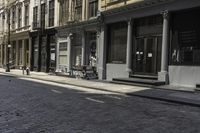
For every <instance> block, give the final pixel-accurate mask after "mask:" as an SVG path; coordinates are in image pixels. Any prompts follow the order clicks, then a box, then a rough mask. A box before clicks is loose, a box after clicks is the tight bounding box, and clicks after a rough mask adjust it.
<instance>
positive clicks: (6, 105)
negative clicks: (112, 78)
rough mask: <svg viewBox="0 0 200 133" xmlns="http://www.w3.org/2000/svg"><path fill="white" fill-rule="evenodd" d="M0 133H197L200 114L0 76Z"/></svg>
mask: <svg viewBox="0 0 200 133" xmlns="http://www.w3.org/2000/svg"><path fill="white" fill-rule="evenodd" d="M0 85H1V86H0V132H1V133H198V132H200V127H199V124H200V108H198V107H191V106H184V105H181V104H175V103H168V102H162V101H157V100H150V99H144V98H139V97H134V96H126V95H120V94H117V93H110V92H104V91H100V90H92V89H87V88H81V87H74V86H68V85H61V84H58V83H50V82H44V81H41V82H39V81H38V80H33V79H30V80H26V79H24V78H14V77H8V76H0Z"/></svg>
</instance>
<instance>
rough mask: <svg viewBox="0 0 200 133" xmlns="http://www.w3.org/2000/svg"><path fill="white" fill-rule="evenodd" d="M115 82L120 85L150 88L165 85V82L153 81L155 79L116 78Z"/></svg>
mask: <svg viewBox="0 0 200 133" xmlns="http://www.w3.org/2000/svg"><path fill="white" fill-rule="evenodd" d="M113 82H115V83H116V82H119V83H120V84H122V83H123V84H128V85H130V84H134V85H135V84H141V85H150V86H160V85H165V82H163V81H158V80H153V79H141V78H114V79H113Z"/></svg>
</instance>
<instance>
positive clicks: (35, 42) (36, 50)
mask: <svg viewBox="0 0 200 133" xmlns="http://www.w3.org/2000/svg"><path fill="white" fill-rule="evenodd" d="M38 43H39V42H38V39H37V38H34V39H33V56H34V68H37V67H38V54H39V47H38Z"/></svg>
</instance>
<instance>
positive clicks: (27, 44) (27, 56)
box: [25, 39, 30, 65]
mask: <svg viewBox="0 0 200 133" xmlns="http://www.w3.org/2000/svg"><path fill="white" fill-rule="evenodd" d="M25 52H26V64H27V65H28V64H30V59H29V40H28V39H26V50H25Z"/></svg>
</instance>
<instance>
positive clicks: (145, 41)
mask: <svg viewBox="0 0 200 133" xmlns="http://www.w3.org/2000/svg"><path fill="white" fill-rule="evenodd" d="M159 37H162V34H157V35H145V36H138V37H135V38H134V41H133V42H134V46H133V56H132V57H133V67H132V69H133V72H132V74H131V75H134V74H135V75H151V76H158V72H159V70H158V65H157V64H158V45H159V44H158V38H159ZM141 38H144V49H145V50H144V51H146V44H147V39H148V38H153V39H154V42H155V43H156V46H155V47H156V53H155V54H156V56H155V60H156V61H155V63H156V64H154V66H155V67H156V68H155V69H156V71H157V72H156V73H147V72H137V71H136V48H137V39H141ZM160 45H162V43H161V44H160ZM161 48H162V46H161ZM144 54H145V55H146V52H144ZM160 62H161V60H160Z"/></svg>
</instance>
